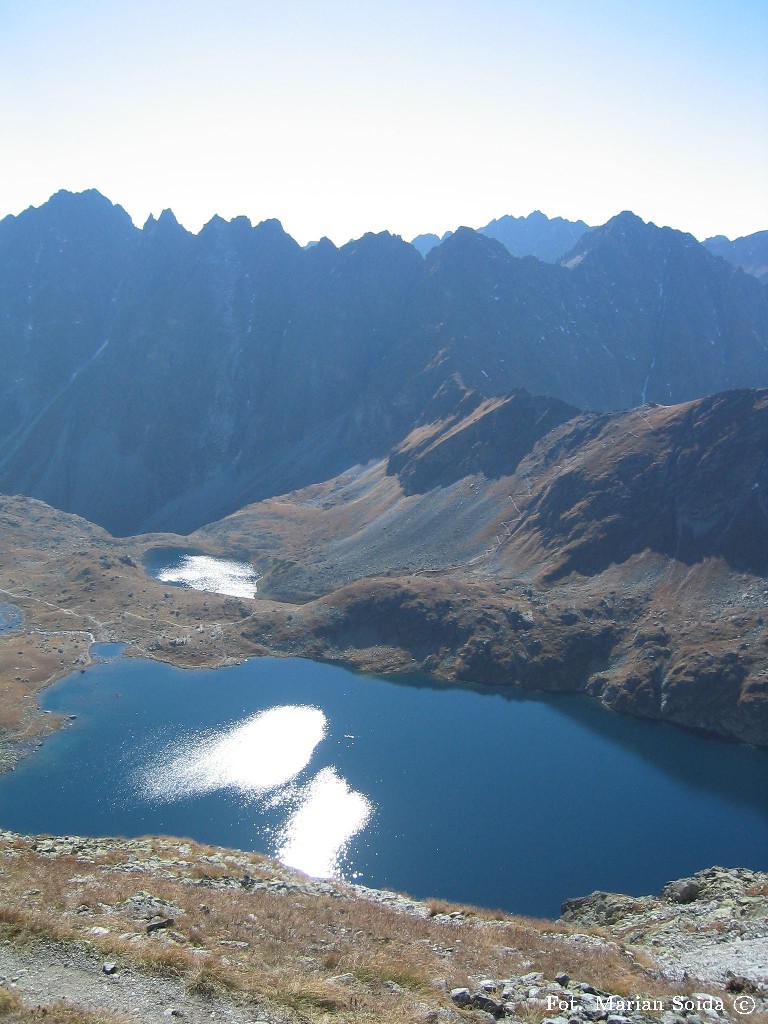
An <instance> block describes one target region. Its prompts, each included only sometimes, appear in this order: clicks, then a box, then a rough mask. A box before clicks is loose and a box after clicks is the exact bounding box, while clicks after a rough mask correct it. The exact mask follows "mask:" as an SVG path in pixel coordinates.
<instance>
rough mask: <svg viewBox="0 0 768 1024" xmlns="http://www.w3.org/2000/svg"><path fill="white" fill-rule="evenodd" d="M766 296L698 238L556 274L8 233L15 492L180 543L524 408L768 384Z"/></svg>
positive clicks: (78, 223)
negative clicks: (254, 505) (458, 428)
mask: <svg viewBox="0 0 768 1024" xmlns="http://www.w3.org/2000/svg"><path fill="white" fill-rule="evenodd" d="M767 342H768V298H767V293H766V290H765V288H764V287H763V286H762V285H761V284H760V283H759V281H757V280H756V279H755V278H754V277H753V276H750V275H748V274H746V273H743V272H742V271H741V270H738V269H735V268H733V267H732V266H730V265H729V264H728V263H726V262H724V261H723V260H722V259H720V258H718V257H716V256H714V255H712V254H711V253H710V252H709V251H708V250H707V248H705V247H704V246H702V245H700V244H699V243H698V242H696V240H695V239H694V238H693V237H692V236H691V235H686V234H683V233H681V232H678V231H674V230H672V229H669V228H661V229H660V228H657V227H655V226H654V225H652V224H645V223H643V222H642V221H641V220H640V219H639V218H637V217H635V216H634V215H633V214H631V213H622V214H620V215H618V216H617V217H615V218H613V219H612V220H611V221H609V222H608V223H607V224H606V225H604V226H603V227H600V228H594V229H592V230H591V231H589V232H587V233H586V234H583V235H581V237H580V239H579V241H578V242H577V244H576V245H575V246H573V247H572V248H571V249H570V251H569V252H568V253H566V255H565V256H564V258H563V259H562V260H561V261H560V262H559V263H545V262H542V261H541V260H539V259H536V258H534V257H533V256H526V257H523V258H518V257H515V256H513V255H511V254H510V252H509V251H508V249H507V248H505V246H504V245H502V244H501V242H499V241H498V240H497V239H494V238H490V237H487V235H484V234H481V233H479V232H475V231H473V230H471V229H468V228H460V229H459V230H458V231H456V232H455V233H454V234H453V235H451V236H450V237H449V238H447V239H446V240H445V241H444V242H442V243H441V244H440V245H438V246H437V247H436V248H434V249H433V250H432V251H431V252H430V253H429V254H428V255H427V257H426V258H423V257H422V256H421V255H420V253H419V252H418V251H417V250H416V249H415V248H414V247H413V246H412V245H410V244H408V243H407V242H404V241H403V240H402V239H400V238H398V237H396V236H393V235H390V234H388V233H382V234H378V235H372V234H369V235H365V236H364V237H363V238H361V239H358V240H355V241H353V242H350V243H348V244H347V245H344V246H342V247H340V248H338V247H336V246H335V245H334V244H333V243H332V242H330V241H329V240H327V239H323V240H321V241H320V242H319V243H318V244H317V245H315V246H313V247H311V248H310V249H302V248H301V247H300V246H299V245H298V244H297V243H296V242H295V241H294V240H293V239H291V238H290V237H289V236H288V235H287V234H286V233H285V232H284V231H283V230H282V228H281V226H280V224H279V223H278V222H277V221H265V222H262V223H261V224H259V225H257V226H256V227H253V226H251V224H250V222H249V221H247V220H246V219H245V218H236V219H235V220H232V221H230V222H226V221H223V220H221V219H220V218H218V217H215V218H214V219H213V220H212V221H210V222H209V223H208V224H207V225H206V226H205V227H204V228H203V230H202V231H201V232H200V233H199V234H198V235H192V234H190V233H189V232H187V231H186V230H185V229H184V228H183V227H181V226H180V225H179V224H178V222H177V221H176V220H175V218H174V217H173V214H172V213H170V211H166V212H165V213H163V214H162V215H161V216H160V217H159V218H158V219H154V218H150V220H149V221H148V222H147V224H146V225H145V226H144V228H143V229H141V230H139V229H137V228H135V227H134V225H133V224H132V222H131V220H130V218H129V217H128V215H127V214H126V213H125V211H124V210H122V209H121V208H120V207H118V206H114V205H113V204H111V203H110V202H109V201H108V200H107V199H105V198H104V197H103V196H101V195H100V194H99V193H97V192H93V191H91V192H86V193H81V194H78V195H73V194H71V193H66V192H61V193H58V194H57V195H56V196H54V197H53V198H52V199H51V200H50V201H49V202H48V203H46V204H45V205H44V206H42V207H40V208H38V209H30V210H28V211H25V212H24V213H23V214H20V215H19V216H18V217H7V218H6V219H5V220H3V221H2V222H0V356H1V357H2V360H3V365H4V368H5V377H4V381H3V385H2V392H1V393H0V490H2V491H5V492H6V493H15V492H20V493H24V494H28V495H31V496H34V497H37V498H41V499H43V500H44V501H46V502H48V503H50V504H52V505H54V506H56V507H57V508H61V509H64V510H66V511H71V512H75V513H77V514H78V515H81V516H84V517H86V518H88V519H89V520H91V521H94V522H96V523H99V524H101V525H103V526H105V527H106V528H107V529H109V530H110V531H111V532H113V533H115V534H129V533H135V532H139V531H146V530H150V529H164V530H169V529H170V530H174V531H177V532H187V531H189V530H190V529H193V528H195V527H198V526H200V525H202V524H203V523H206V522H210V521H212V520H215V519H218V518H220V517H221V516H222V515H224V514H227V513H229V512H232V511H234V510H236V509H238V508H241V507H243V506H245V505H246V504H248V503H249V502H253V501H256V500H259V499H263V498H267V497H269V496H270V495H276V494H280V493H283V492H287V491H290V490H293V489H295V488H297V487H303V486H306V485H308V484H310V483H313V482H318V481H322V480H326V479H329V478H331V477H334V476H336V475H337V474H339V473H340V472H342V471H344V470H345V469H347V468H348V467H350V466H352V465H355V464H362V463H365V462H367V461H369V460H371V459H377V458H383V457H386V456H387V455H388V453H389V452H390V450H391V449H392V448H393V446H396V445H397V444H398V443H399V442H401V441H402V440H403V438H405V437H406V435H408V434H409V433H410V432H411V431H412V430H414V429H415V428H418V427H419V426H420V425H424V424H429V423H433V422H434V421H436V420H437V419H439V418H440V416H441V415H444V414H446V412H448V413H450V414H451V415H453V413H454V410H455V408H456V406H457V403H460V402H461V400H462V397H463V396H464V395H466V394H467V393H468V392H472V393H474V394H475V395H477V396H478V398H479V400H484V399H490V398H493V397H495V396H499V395H503V394H506V393H509V392H511V391H512V390H513V389H516V388H525V389H527V390H528V391H530V392H532V393H534V394H539V395H546V396H548V397H549V398H553V399H557V400H559V401H560V402H561V403H565V404H566V405H568V406H571V407H572V408H573V409H574V410H592V411H608V410H612V409H622V408H632V407H634V406H637V405H640V404H642V403H652V402H656V403H664V404H675V403H680V402H686V401H689V400H691V399H694V398H698V397H701V396H703V395H708V394H712V393H715V392H718V391H721V390H724V389H728V388H744V387H754V386H765V385H768V344H767Z"/></svg>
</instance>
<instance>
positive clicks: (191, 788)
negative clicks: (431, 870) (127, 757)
mask: <svg viewBox="0 0 768 1024" xmlns="http://www.w3.org/2000/svg"><path fill="white" fill-rule="evenodd" d="M327 731H328V722H327V719H326V717H325V715H324V714H323V712H322V711H321V710H320V709H319V708H316V707H308V706H299V705H286V706H282V707H272V708H269V709H268V710H266V711H261V712H259V713H258V714H256V715H252V716H251V717H250V718H247V719H246V720H245V721H241V722H238V723H236V724H235V725H233V726H231V727H230V728H229V729H226V730H218V731H216V732H211V733H207V734H198V735H193V736H190V737H187V738H185V739H183V740H181V741H180V742H175V743H173V744H172V745H171V746H170V747H169V748H167V749H166V750H165V751H164V752H162V753H161V754H160V755H159V756H157V757H155V758H154V759H153V760H152V762H151V763H150V765H149V767H145V768H143V769H141V771H140V772H139V773H138V777H137V782H138V786H137V788H138V790H139V794H140V795H141V797H142V798H143V799H145V800H148V801H152V802H169V803H170V802H173V801H178V800H183V799H185V798H187V797H190V796H196V795H199V794H202V793H211V792H214V791H216V790H222V789H230V790H234V791H236V792H237V793H239V794H240V795H243V796H246V797H247V798H248V799H249V800H250V801H252V802H257V803H261V804H262V809H263V807H265V806H269V807H273V808H280V807H283V808H285V809H286V812H287V813H288V814H289V816H288V820H287V821H286V823H285V824H284V825H281V826H280V827H279V829H278V830H277V839H276V840H275V841H274V842H273V844H272V845H273V849H272V850H271V851H270V852H271V853H272V854H273V856H275V857H277V858H278V860H281V861H282V862H283V863H284V864H287V865H288V866H289V867H294V868H298V869H299V870H300V871H304V872H306V873H307V874H308V875H314V876H315V877H320V878H329V877H331V876H334V875H335V876H338V875H340V874H341V873H342V866H343V860H344V855H345V852H346V849H347V847H348V845H349V842H350V840H351V839H352V838H353V836H355V835H357V833H358V832H360V831H362V829H363V828H365V826H366V824H367V822H368V820H369V818H370V816H371V812H372V806H371V803H370V801H369V800H368V799H367V798H366V797H365V796H364V795H363V794H362V793H358V792H356V791H354V790H353V789H351V787H350V786H349V784H348V783H347V781H346V780H345V779H344V778H342V777H341V776H340V775H339V773H338V772H337V771H336V769H335V768H332V767H326V768H323V769H321V771H319V772H318V773H317V775H315V776H314V778H312V779H310V780H309V781H308V782H305V783H303V784H293V785H292V783H294V782H295V780H296V779H297V778H298V776H299V775H300V774H301V772H302V771H303V770H304V769H305V768H307V767H308V765H309V763H310V761H311V760H312V756H313V754H314V752H315V748H316V747H317V746H318V744H319V743H320V742H321V741H322V740H323V739H325V737H326V735H327Z"/></svg>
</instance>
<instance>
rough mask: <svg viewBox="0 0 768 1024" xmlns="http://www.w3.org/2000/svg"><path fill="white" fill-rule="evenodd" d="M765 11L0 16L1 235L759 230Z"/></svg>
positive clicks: (372, 10) (292, 5) (767, 113)
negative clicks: (85, 193)
mask: <svg viewBox="0 0 768 1024" xmlns="http://www.w3.org/2000/svg"><path fill="white" fill-rule="evenodd" d="M766 55H768V4H766V3H765V0H727V2H726V0H696V2H693V0H690V2H689V0H663V2H661V0H643V3H639V2H637V0H633V2H624V0H581V2H580V3H574V2H573V0H537V2H535V3H534V2H530V3H528V2H521V0H474V2H473V3H472V4H469V3H467V2H464V3H455V2H453V0H442V2H440V3H437V2H435V0H426V2H421V3H420V2H418V0H414V2H412V3H400V2H399V0H394V2H390V3H383V2H379V3H375V4H374V3H370V2H368V0H357V2H349V0H325V2H323V3H320V2H314V0H308V2H302V3H298V2H296V0H284V2H283V3H279V2H278V0H273V2H271V3H269V4H267V3H264V2H262V0H216V2H211V0H205V2H200V0H183V2H182V0H162V2H160V3H158V4H155V3H149V2H145V0H133V2H131V3H127V2H124V0H112V2H110V0H67V2H62V0H0V215H4V214H6V213H18V212H19V211H20V210H22V209H24V208H25V207H26V206H29V205H39V204H40V203H42V202H44V201H45V200H46V199H47V198H48V196H50V195H51V194H52V193H53V192H55V191H57V190H58V189H60V188H67V189H70V190H73V191H79V190H81V189H84V188H91V187H93V188H97V189H99V190H100V191H101V192H103V193H104V194H105V195H107V196H108V197H109V198H110V199H112V200H113V202H116V203H120V204H121V205H122V206H124V207H125V208H126V209H127V210H128V212H129V213H130V214H131V216H132V217H133V219H134V221H135V222H136V223H138V224H142V223H143V221H144V220H145V219H146V217H147V215H148V214H149V213H150V212H153V213H155V214H157V213H159V212H160V211H161V210H162V209H163V208H164V207H171V208H172V209H173V210H174V212H175V213H176V215H177V216H178V218H179V219H180V220H181V221H182V223H184V224H185V225H186V226H187V227H189V228H191V229H192V230H197V229H199V227H200V226H201V225H202V224H203V223H204V222H205V221H207V220H208V219H210V217H211V216H212V215H213V214H214V213H219V214H220V215H221V216H224V217H227V218H229V217H233V216H236V215H238V214H245V215H247V216H249V217H250V218H251V220H253V221H254V222H257V221H259V220H262V219H264V218H267V217H278V218H279V219H280V220H281V221H282V222H283V224H284V226H285V228H286V230H288V231H289V232H290V233H291V234H293V235H294V236H295V237H296V238H297V239H298V240H299V241H301V242H305V241H308V240H309V239H313V238H318V237H320V236H321V235H323V234H326V235H328V236H330V237H331V238H333V239H334V241H336V242H344V241H346V240H347V239H348V238H350V237H353V236H358V235H360V234H362V233H363V232H364V231H367V230H374V231H378V230H382V229H385V228H386V229H389V230H392V231H394V232H397V233H398V234H402V235H403V236H404V237H406V238H410V237H412V236H413V235H415V234H417V233H420V232H424V231H436V232H438V233H439V232H442V231H444V230H446V229H448V228H453V227H456V226H457V225H458V224H469V225H472V226H480V225H482V224H485V223H486V222H487V221H489V220H490V219H492V218H493V217H498V216H501V215H502V214H505V213H513V214H515V215H522V214H527V213H530V212H531V211H532V210H534V209H540V210H542V211H543V212H544V213H546V214H548V215H549V216H557V215H560V216H564V217H568V218H572V219H576V218H579V217H580V218H583V219H584V220H586V221H587V222H589V223H591V224H599V223H602V222H604V221H605V220H607V219H608V218H609V217H611V216H612V215H613V214H615V213H617V212H619V211H621V210H623V209H632V210H634V211H635V212H636V213H637V214H639V215H640V216H641V217H643V218H644V219H645V220H652V221H654V222H655V223H657V224H669V225H672V226H673V227H679V228H681V229H683V230H687V231H691V232H693V233H694V234H695V235H696V236H697V237H699V238H704V237H706V236H707V235H711V234H717V233H723V234H727V235H729V236H730V237H736V236H738V235H742V234H748V233H751V232H753V231H756V230H759V229H763V228H768V58H767V56H766Z"/></svg>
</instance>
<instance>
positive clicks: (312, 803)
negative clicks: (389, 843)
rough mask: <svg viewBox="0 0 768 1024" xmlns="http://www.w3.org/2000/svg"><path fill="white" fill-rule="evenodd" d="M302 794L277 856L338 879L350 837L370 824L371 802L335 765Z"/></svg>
mask: <svg viewBox="0 0 768 1024" xmlns="http://www.w3.org/2000/svg"><path fill="white" fill-rule="evenodd" d="M298 794H299V799H298V804H299V806H298V808H297V809H296V810H295V811H294V812H293V814H292V815H291V816H290V818H289V819H288V822H287V824H286V825H285V827H284V828H283V830H282V831H281V835H280V845H279V846H278V848H277V849H276V850H275V856H276V857H277V859H278V860H280V861H282V862H283V864H287V865H288V867H291V868H298V869H299V870H300V871H305V872H306V873H307V874H308V875H314V876H315V877H317V878H333V877H336V878H338V877H340V876H341V874H342V869H343V863H342V862H343V858H344V854H345V852H346V849H347V847H348V845H349V842H350V840H351V839H352V838H353V837H354V836H356V835H357V834H358V832H361V831H362V830H363V829H364V828H365V826H366V825H367V824H368V821H369V819H370V817H371V812H372V810H373V808H372V806H371V802H370V800H368V798H367V797H365V796H364V795H363V794H362V793H358V792H357V791H356V790H353V789H351V788H350V786H349V785H348V783H347V782H346V780H345V779H342V778H341V776H340V775H339V774H338V772H337V771H336V769H335V768H323V769H322V771H320V772H318V773H317V775H316V776H315V777H314V779H312V781H311V782H309V783H307V785H306V786H303V787H302V788H301V790H299V791H298Z"/></svg>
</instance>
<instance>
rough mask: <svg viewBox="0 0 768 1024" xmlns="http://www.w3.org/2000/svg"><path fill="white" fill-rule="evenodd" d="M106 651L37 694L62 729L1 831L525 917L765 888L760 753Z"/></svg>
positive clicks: (31, 771) (580, 712)
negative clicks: (601, 901)
mask: <svg viewBox="0 0 768 1024" xmlns="http://www.w3.org/2000/svg"><path fill="white" fill-rule="evenodd" d="M118 651H119V648H100V649H96V651H95V653H96V654H100V655H101V656H102V657H103V658H105V659H106V660H103V661H102V662H100V663H98V664H95V665H93V666H91V667H90V668H88V669H87V670H86V671H85V672H82V673H77V674H75V675H72V676H69V677H68V678H66V679H63V680H61V681H59V682H58V683H56V684H55V685H54V686H52V687H50V689H48V690H47V691H46V692H45V694H44V696H43V698H42V706H43V707H44V708H45V709H47V710H50V711H55V712H59V713H62V714H65V715H75V716H76V718H74V719H73V720H72V721H71V722H70V723H69V725H68V727H66V728H64V729H63V730H61V731H59V732H58V733H56V734H55V735H53V736H51V737H49V738H48V739H46V741H45V742H44V744H43V745H42V746H41V747H40V749H39V750H37V751H36V752H35V753H34V754H33V755H32V756H30V757H28V758H26V759H24V760H23V761H22V762H21V763H19V765H18V766H17V768H16V770H15V771H14V772H11V773H8V774H6V775H5V776H4V777H2V778H0V824H2V826H3V827H6V828H10V829H14V830H19V831H24V832H48V833H52V834H62V833H64V834H67V833H68V834H73V833H74V834H84V835H115V834H117V835H125V836H132V835H142V834H146V833H169V834H172V835H178V836H191V837H193V838H195V839H198V840H201V841H204V842H209V843H217V844H224V845H229V846H236V847H242V848H245V849H251V850H258V851H261V852H264V853H268V854H270V855H273V856H277V857H279V858H280V859H282V860H283V861H284V862H285V863H288V864H291V865H293V866H296V867H298V868H301V869H302V870H304V871H306V872H307V873H310V874H316V875H329V874H332V875H334V876H338V877H343V878H346V879H349V880H356V881H360V882H362V883H363V884H366V885H372V886H378V887H384V888H393V889H397V890H402V891H406V892H409V893H410V894H411V895H413V896H417V897H427V896H441V897H447V898H450V899H455V900H459V901H466V902H470V903H475V904H480V905H484V906H490V907H500V908H503V909H506V910H510V911H513V912H517V913H525V914H532V915H540V916H552V915H556V914H557V913H558V912H559V907H560V903H561V902H562V901H563V900H564V899H566V898H568V897H570V896H579V895H585V894H586V893H589V892H591V891H593V890H594V889H606V890H611V891H619V892H629V893H634V894H640V893H646V892H656V891H658V890H659V888H660V887H661V886H662V885H663V884H664V883H665V882H666V881H668V880H670V879H672V878H679V877H683V876H685V875H688V874H690V873H691V872H693V871H696V870H698V869H700V868H703V867H707V866H710V865H712V864H723V865H729V866H733V865H739V866H744V867H753V868H762V869H765V868H767V867H768V755H766V753H765V752H762V751H757V750H753V749H749V748H747V747H741V746H738V745H735V744H726V743H721V742H718V741H716V740H711V739H708V738H705V737H702V736H698V735H694V734H691V733H687V732H684V731H682V730H678V729H675V728H674V727H671V726H665V725H659V724H653V723H648V722H642V721H635V720H632V719H628V718H622V717H619V716H617V715H614V714H611V713H609V712H607V711H605V710H604V709H603V708H601V707H600V706H599V705H598V704H597V703H595V702H593V701H591V700H590V699H589V698H585V697H579V696H573V695H556V696H555V695H552V696H546V697H545V696H538V695H530V694H528V695H522V694H509V695H504V696H502V695H499V694H491V693H488V692H474V691H472V690H468V689H460V688H457V687H441V686H437V685H434V684H431V683H429V682H428V681H427V680H425V679H423V678H418V677H409V678H407V679H399V680H398V681H393V680H389V679H382V678H375V677H369V676H362V675H357V674H354V673H352V672H350V671H347V670H345V669H343V668H340V667H337V666H333V665H322V664H317V663H314V662H311V661H303V660H298V659H276V658H259V659H253V660H251V661H248V662H245V663H244V664H242V665H237V666H228V667H226V668H221V669H217V670H195V671H188V670H187V671H185V670H182V669H177V668H173V667H171V666H168V665H163V664H159V663H155V662H149V661H143V660H138V659H133V658H129V657H126V656H120V655H119V654H118ZM114 655H117V656H114Z"/></svg>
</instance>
